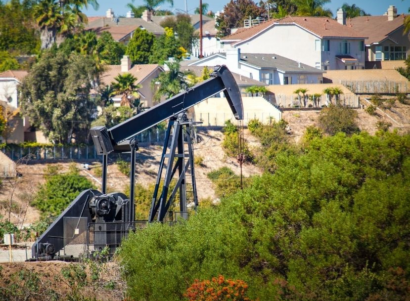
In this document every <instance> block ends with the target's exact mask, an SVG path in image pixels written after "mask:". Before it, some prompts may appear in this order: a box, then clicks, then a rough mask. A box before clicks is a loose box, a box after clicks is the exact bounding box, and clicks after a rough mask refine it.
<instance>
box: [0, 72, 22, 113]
mask: <svg viewBox="0 0 410 301" xmlns="http://www.w3.org/2000/svg"><path fill="white" fill-rule="evenodd" d="M17 86H18V81H17V80H15V79H12V78H9V79H0V101H1V100H2V101H7V103H8V104H9V105H10V106H12V107H13V108H17V107H18V94H17Z"/></svg>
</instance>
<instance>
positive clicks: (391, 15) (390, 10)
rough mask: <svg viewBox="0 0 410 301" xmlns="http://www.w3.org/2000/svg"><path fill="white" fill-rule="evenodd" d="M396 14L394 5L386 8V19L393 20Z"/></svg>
mask: <svg viewBox="0 0 410 301" xmlns="http://www.w3.org/2000/svg"><path fill="white" fill-rule="evenodd" d="M396 16H397V8H396V7H395V6H394V5H390V6H389V8H388V9H387V20H389V21H393V20H394V18H395V17H396Z"/></svg>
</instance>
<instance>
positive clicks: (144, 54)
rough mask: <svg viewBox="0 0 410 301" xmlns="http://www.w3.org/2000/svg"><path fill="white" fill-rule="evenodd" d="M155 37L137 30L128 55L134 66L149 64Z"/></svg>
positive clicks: (129, 46) (128, 49)
mask: <svg viewBox="0 0 410 301" xmlns="http://www.w3.org/2000/svg"><path fill="white" fill-rule="evenodd" d="M155 39H156V38H155V35H154V34H152V33H150V32H148V31H147V30H142V29H140V28H137V29H136V30H135V32H134V34H133V36H132V38H131V40H130V41H129V43H128V46H127V51H126V53H127V55H129V57H130V59H131V61H132V62H133V63H134V64H148V63H149V59H150V56H151V54H152V50H153V47H154V43H155Z"/></svg>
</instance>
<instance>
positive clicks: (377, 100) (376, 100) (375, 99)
mask: <svg viewBox="0 0 410 301" xmlns="http://www.w3.org/2000/svg"><path fill="white" fill-rule="evenodd" d="M370 102H371V103H372V104H373V105H374V106H376V107H378V106H380V105H381V104H382V103H383V99H382V98H381V97H380V95H379V94H374V95H372V97H371V98H370Z"/></svg>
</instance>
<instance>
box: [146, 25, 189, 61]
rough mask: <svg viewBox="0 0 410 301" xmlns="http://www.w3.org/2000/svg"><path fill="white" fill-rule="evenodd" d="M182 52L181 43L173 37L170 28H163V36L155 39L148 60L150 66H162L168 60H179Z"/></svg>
mask: <svg viewBox="0 0 410 301" xmlns="http://www.w3.org/2000/svg"><path fill="white" fill-rule="evenodd" d="M182 55H183V51H182V50H181V43H180V41H179V40H178V39H177V38H176V37H175V35H174V31H173V30H172V28H165V34H163V35H162V36H160V37H159V38H157V39H155V42H154V46H153V48H152V53H151V56H150V58H149V62H150V63H151V64H164V63H165V62H166V61H167V60H168V59H169V58H174V59H176V60H181V59H182Z"/></svg>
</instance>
